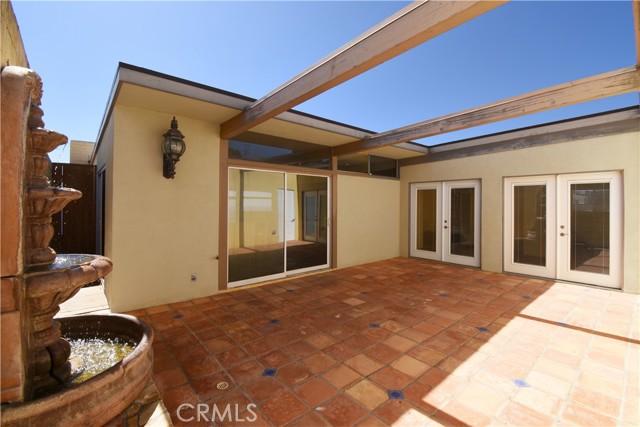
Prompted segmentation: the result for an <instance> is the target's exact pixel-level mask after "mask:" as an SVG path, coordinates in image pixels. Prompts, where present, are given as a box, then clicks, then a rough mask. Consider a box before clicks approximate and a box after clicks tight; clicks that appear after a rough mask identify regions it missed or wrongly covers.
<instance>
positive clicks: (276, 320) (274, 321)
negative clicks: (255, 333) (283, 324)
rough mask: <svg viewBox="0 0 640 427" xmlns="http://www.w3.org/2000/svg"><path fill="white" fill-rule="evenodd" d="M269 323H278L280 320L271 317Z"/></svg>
mask: <svg viewBox="0 0 640 427" xmlns="http://www.w3.org/2000/svg"><path fill="white" fill-rule="evenodd" d="M269 323H271V324H272V325H277V324H278V323H280V321H279V320H278V319H271V320H269Z"/></svg>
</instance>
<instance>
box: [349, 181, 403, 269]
mask: <svg viewBox="0 0 640 427" xmlns="http://www.w3.org/2000/svg"><path fill="white" fill-rule="evenodd" d="M400 189H401V185H400V181H398V180H392V179H378V178H370V177H359V176H352V175H338V206H337V208H338V242H337V244H338V247H337V250H338V267H339V268H343V267H349V266H352V265H358V264H363V263H367V262H372V261H378V260H383V259H388V258H394V257H397V256H399V255H400V227H399V225H400V210H399V208H398V204H399V203H400Z"/></svg>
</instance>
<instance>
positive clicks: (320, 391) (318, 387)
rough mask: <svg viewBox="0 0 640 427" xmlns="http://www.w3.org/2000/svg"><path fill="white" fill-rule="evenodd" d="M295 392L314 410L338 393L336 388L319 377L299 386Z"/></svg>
mask: <svg viewBox="0 0 640 427" xmlns="http://www.w3.org/2000/svg"><path fill="white" fill-rule="evenodd" d="M294 391H295V392H296V393H297V395H298V396H299V397H300V398H301V399H302V400H304V401H305V402H307V403H308V404H309V406H311V407H312V408H313V407H315V406H317V405H319V404H320V403H322V402H325V401H327V400H329V399H330V398H332V397H333V396H335V395H336V393H338V390H337V389H336V388H335V387H333V386H332V385H330V384H329V383H328V382H326V381H325V380H323V379H322V378H319V377H314V378H311V379H310V380H309V381H307V382H305V383H304V384H301V385H299V386H297V387H296V388H295V389H294Z"/></svg>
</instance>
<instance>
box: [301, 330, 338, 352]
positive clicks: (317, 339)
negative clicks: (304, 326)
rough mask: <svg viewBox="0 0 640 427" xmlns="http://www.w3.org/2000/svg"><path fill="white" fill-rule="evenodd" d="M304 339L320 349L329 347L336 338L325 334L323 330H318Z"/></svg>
mask: <svg viewBox="0 0 640 427" xmlns="http://www.w3.org/2000/svg"><path fill="white" fill-rule="evenodd" d="M306 341H307V343H309V344H311V345H312V346H314V347H315V348H317V349H320V350H322V349H324V348H327V347H329V346H330V345H332V344H335V342H336V339H335V338H334V337H332V336H331V335H327V334H325V333H323V332H319V333H317V334H314V335H312V336H310V337H309V338H307V339H306Z"/></svg>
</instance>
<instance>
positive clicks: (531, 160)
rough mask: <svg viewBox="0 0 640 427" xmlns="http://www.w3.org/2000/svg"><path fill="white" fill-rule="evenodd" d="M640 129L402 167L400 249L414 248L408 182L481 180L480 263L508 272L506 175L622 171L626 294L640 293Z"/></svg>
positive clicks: (492, 268) (483, 267) (485, 266)
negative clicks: (505, 261) (505, 258)
mask: <svg viewBox="0 0 640 427" xmlns="http://www.w3.org/2000/svg"><path fill="white" fill-rule="evenodd" d="M639 166H640V133H639V132H634V133H626V134H619V135H614V136H606V137H598V138H590V139H584V140H578V141H573V142H565V143H561V144H553V145H545V146H538V147H530V148H526V149H519V150H512V151H502V152H498V153H493V154H486V155H480V156H473V157H467V158H461V159H454V160H446V161H440V162H433V163H427V164H422V165H414V166H407V167H403V168H402V169H401V172H400V176H401V182H402V192H401V204H400V206H401V214H400V218H401V227H400V229H401V231H400V236H401V243H400V247H401V253H402V255H403V256H407V255H408V252H409V250H408V249H409V242H408V239H409V184H410V183H412V182H428V181H446V180H460V179H480V180H481V185H482V189H481V193H482V200H481V205H482V207H481V212H482V216H481V224H482V229H481V267H482V269H483V270H488V271H497V272H499V271H502V270H503V268H502V267H503V261H502V257H503V253H502V247H503V222H502V217H503V178H504V177H513V176H527V175H545V174H563V173H581V172H596V171H609V170H621V171H623V175H624V284H623V289H624V291H625V292H630V293H640V286H639V280H640V267H639V266H640V241H639V240H640V239H638V236H639V235H640V215H639V213H638V212H639V211H640V191H639V189H640V171H639Z"/></svg>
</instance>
